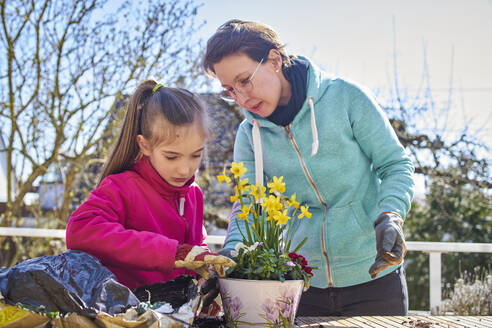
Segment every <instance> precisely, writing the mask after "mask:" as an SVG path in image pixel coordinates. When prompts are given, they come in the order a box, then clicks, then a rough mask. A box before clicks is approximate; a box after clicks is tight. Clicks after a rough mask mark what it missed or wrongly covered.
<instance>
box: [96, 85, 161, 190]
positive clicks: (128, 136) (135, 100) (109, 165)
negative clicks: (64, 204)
mask: <svg viewBox="0 0 492 328" xmlns="http://www.w3.org/2000/svg"><path fill="white" fill-rule="evenodd" d="M156 84H157V83H156V82H155V81H153V80H146V81H144V82H142V83H141V84H140V85H139V86H138V88H137V90H136V91H135V93H134V94H133V96H132V97H131V98H130V103H129V104H128V109H127V111H126V115H125V120H124V121H123V126H122V127H121V132H120V135H119V137H118V140H117V141H116V144H115V146H114V148H113V151H112V153H111V155H110V156H109V157H108V159H107V160H106V163H105V164H104V169H103V172H102V174H101V177H100V178H99V182H98V185H99V184H100V183H101V181H102V180H103V179H104V178H105V177H107V176H108V175H110V174H116V173H121V172H123V171H125V170H128V169H130V168H131V167H132V166H133V163H134V162H135V159H136V158H137V156H138V154H139V152H140V148H139V147H138V143H137V135H138V134H140V133H141V132H140V124H141V123H140V121H141V117H142V110H143V108H144V107H146V105H147V103H148V102H149V99H150V98H151V96H152V89H153V88H154V87H155V86H156Z"/></svg>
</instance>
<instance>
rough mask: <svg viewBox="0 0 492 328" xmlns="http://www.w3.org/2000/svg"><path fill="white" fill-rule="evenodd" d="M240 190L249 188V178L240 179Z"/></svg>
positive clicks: (245, 190)
mask: <svg viewBox="0 0 492 328" xmlns="http://www.w3.org/2000/svg"><path fill="white" fill-rule="evenodd" d="M239 190H240V192H241V193H243V192H247V191H248V190H249V184H248V178H246V179H242V180H241V181H239Z"/></svg>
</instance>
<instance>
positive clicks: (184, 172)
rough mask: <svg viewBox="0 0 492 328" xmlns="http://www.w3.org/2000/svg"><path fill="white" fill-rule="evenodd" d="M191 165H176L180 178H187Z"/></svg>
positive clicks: (185, 163) (186, 163)
mask: <svg viewBox="0 0 492 328" xmlns="http://www.w3.org/2000/svg"><path fill="white" fill-rule="evenodd" d="M191 167H192V165H191V164H190V163H188V162H184V163H181V164H180V165H178V173H179V175H181V176H185V177H188V176H189V175H190V170H191Z"/></svg>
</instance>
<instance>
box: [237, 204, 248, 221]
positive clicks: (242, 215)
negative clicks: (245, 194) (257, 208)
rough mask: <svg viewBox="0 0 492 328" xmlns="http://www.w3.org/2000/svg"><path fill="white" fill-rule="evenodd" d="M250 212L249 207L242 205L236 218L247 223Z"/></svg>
mask: <svg viewBox="0 0 492 328" xmlns="http://www.w3.org/2000/svg"><path fill="white" fill-rule="evenodd" d="M250 211H251V206H246V205H243V207H242V208H241V213H238V214H237V217H238V218H239V219H244V220H245V221H246V222H248V214H249V212H250Z"/></svg>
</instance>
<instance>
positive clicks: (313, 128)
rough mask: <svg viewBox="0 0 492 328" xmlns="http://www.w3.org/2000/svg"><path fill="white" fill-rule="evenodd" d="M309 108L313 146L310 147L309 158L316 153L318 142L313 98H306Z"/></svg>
mask: <svg viewBox="0 0 492 328" xmlns="http://www.w3.org/2000/svg"><path fill="white" fill-rule="evenodd" d="M307 102H308V104H309V107H311V133H312V134H313V144H312V145H311V157H312V156H314V155H316V154H317V153H318V147H319V140H318V129H317V128H316V116H315V115H314V101H313V97H309V98H308V101H307Z"/></svg>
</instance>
